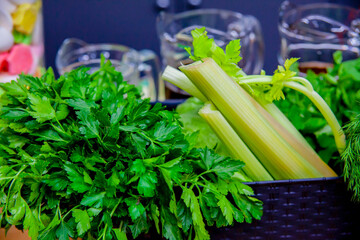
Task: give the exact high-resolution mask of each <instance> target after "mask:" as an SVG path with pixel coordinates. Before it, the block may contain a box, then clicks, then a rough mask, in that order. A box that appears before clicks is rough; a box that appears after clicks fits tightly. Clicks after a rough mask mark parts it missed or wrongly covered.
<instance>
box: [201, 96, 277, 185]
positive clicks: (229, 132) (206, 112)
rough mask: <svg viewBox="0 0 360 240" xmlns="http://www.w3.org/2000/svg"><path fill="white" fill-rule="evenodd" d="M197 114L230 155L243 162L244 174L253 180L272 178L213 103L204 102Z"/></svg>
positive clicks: (268, 179)
mask: <svg viewBox="0 0 360 240" xmlns="http://www.w3.org/2000/svg"><path fill="white" fill-rule="evenodd" d="M199 115H200V116H201V117H202V118H204V119H205V121H206V122H207V123H208V124H209V125H210V127H211V128H212V129H213V130H214V132H215V133H216V135H217V136H218V137H219V138H220V140H221V141H222V142H223V143H224V145H225V146H226V147H227V149H228V150H229V153H230V154H231V157H232V158H234V159H239V160H241V161H243V162H244V163H245V166H244V168H243V171H244V172H245V174H246V175H248V176H249V177H250V178H251V179H252V180H254V181H271V180H274V179H273V177H272V176H271V175H270V174H269V172H268V171H267V170H266V169H265V168H264V166H263V165H262V164H261V163H260V162H259V160H258V159H257V158H256V157H255V156H254V154H253V153H252V152H251V151H250V150H249V148H248V147H247V146H246V144H245V143H244V142H243V141H242V140H241V138H240V137H239V136H238V135H237V133H236V132H235V131H234V129H233V128H232V127H231V126H230V124H229V123H228V122H227V120H226V119H225V117H224V116H223V115H222V114H221V113H220V112H219V111H218V110H217V109H216V108H215V106H214V105H213V104H211V103H207V104H205V106H204V107H203V108H201V109H200V111H199Z"/></svg>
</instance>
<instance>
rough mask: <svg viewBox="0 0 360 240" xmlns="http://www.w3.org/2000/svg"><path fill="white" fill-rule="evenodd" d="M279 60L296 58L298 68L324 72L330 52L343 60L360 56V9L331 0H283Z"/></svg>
mask: <svg viewBox="0 0 360 240" xmlns="http://www.w3.org/2000/svg"><path fill="white" fill-rule="evenodd" d="M279 17H280V18H279V25H278V27H279V32H280V38H281V48H280V53H279V58H278V60H279V63H280V64H283V63H284V61H285V60H286V59H287V58H291V57H296V58H300V59H299V70H300V71H302V72H306V71H307V70H308V69H311V70H313V71H315V72H323V71H326V68H328V67H331V66H332V62H333V53H334V52H335V51H342V53H343V59H344V60H350V59H355V58H358V57H360V10H359V9H355V8H352V7H349V6H345V5H338V4H331V3H311V4H305V5H296V4H294V3H290V2H289V1H285V2H283V3H282V5H281V7H280V12H279Z"/></svg>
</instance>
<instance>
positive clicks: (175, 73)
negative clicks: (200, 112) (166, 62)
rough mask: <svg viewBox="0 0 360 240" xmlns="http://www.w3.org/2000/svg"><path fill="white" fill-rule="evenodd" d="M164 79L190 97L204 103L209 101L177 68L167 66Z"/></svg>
mask: <svg viewBox="0 0 360 240" xmlns="http://www.w3.org/2000/svg"><path fill="white" fill-rule="evenodd" d="M162 79H164V80H165V81H168V82H169V83H172V84H174V85H175V86H177V87H179V88H181V89H182V90H184V91H185V92H187V93H189V94H190V95H192V96H194V97H196V98H198V99H200V101H202V102H207V101H208V99H207V98H206V97H205V96H204V95H203V94H202V93H201V92H200V91H199V90H198V89H197V87H195V85H194V84H193V83H192V82H191V81H190V80H189V79H188V78H187V77H186V76H185V74H184V73H182V72H181V71H179V70H177V69H176V68H173V67H171V66H166V68H165V70H164V72H163V74H162Z"/></svg>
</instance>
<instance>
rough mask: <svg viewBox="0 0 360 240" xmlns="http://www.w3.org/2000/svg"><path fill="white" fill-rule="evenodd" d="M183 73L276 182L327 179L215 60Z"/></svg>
mask: <svg viewBox="0 0 360 240" xmlns="http://www.w3.org/2000/svg"><path fill="white" fill-rule="evenodd" d="M180 70H181V71H182V72H184V73H185V74H186V75H187V77H188V78H189V79H190V80H191V81H192V82H193V83H194V85H195V86H196V87H197V88H198V89H199V90H201V92H202V93H203V94H204V95H205V96H206V97H207V98H208V99H209V100H211V101H212V102H213V103H214V104H215V106H216V107H217V108H218V109H219V110H220V111H221V113H222V114H223V115H224V116H225V118H226V119H227V120H228V121H229V123H230V124H231V126H232V127H233V128H234V129H235V131H236V132H237V133H238V135H239V136H240V137H241V139H243V140H244V142H245V143H246V144H247V145H248V146H249V148H250V149H251V150H252V151H253V152H254V153H255V155H256V156H257V157H258V159H259V160H260V161H261V162H262V164H263V165H264V166H265V168H266V169H267V170H268V171H269V172H270V174H271V175H272V176H273V177H274V178H275V179H297V178H316V177H322V176H323V175H322V174H321V173H320V172H319V171H318V170H317V169H316V168H315V167H314V166H312V165H311V164H310V163H309V162H308V161H306V160H305V159H304V158H303V157H302V156H301V155H300V154H299V153H298V152H296V151H295V150H294V149H293V148H292V147H291V146H290V145H289V144H288V143H287V142H286V141H285V140H284V139H283V138H282V137H281V136H280V135H279V134H278V133H277V132H276V131H275V130H274V129H273V128H272V126H271V125H270V124H269V123H268V122H267V121H266V120H265V119H264V118H263V117H262V115H261V114H260V113H259V111H258V110H257V109H256V108H254V107H253V104H252V103H251V101H250V100H249V99H248V96H246V95H245V94H244V92H245V90H243V89H242V88H239V87H237V84H236V83H235V82H234V81H233V80H232V79H231V78H230V77H229V76H228V75H227V74H226V73H225V72H224V71H223V70H222V69H221V68H220V66H219V65H218V64H216V62H215V61H214V60H213V59H211V58H205V59H203V62H196V63H195V64H190V65H186V66H181V67H180ZM324 164H325V163H324Z"/></svg>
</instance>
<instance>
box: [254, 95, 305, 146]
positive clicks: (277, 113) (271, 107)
mask: <svg viewBox="0 0 360 240" xmlns="http://www.w3.org/2000/svg"><path fill="white" fill-rule="evenodd" d="M255 99H256V101H257V102H258V103H260V104H261V106H262V107H263V108H264V109H265V110H266V111H267V112H268V113H269V114H270V115H271V116H272V117H273V118H275V119H276V120H277V121H278V122H279V123H280V124H281V125H282V126H284V128H286V130H287V131H289V132H290V133H291V134H292V135H293V136H294V137H296V138H297V139H298V140H299V141H301V142H302V143H303V144H306V145H308V146H309V147H311V146H310V144H309V143H308V142H307V141H306V139H305V138H304V136H303V135H302V134H301V133H300V132H299V131H298V130H297V129H296V127H295V126H294V125H293V124H292V123H291V122H290V120H289V119H288V118H287V117H286V116H285V114H284V113H283V112H282V111H281V110H280V109H279V108H278V107H277V106H276V105H275V104H274V103H268V102H265V101H264V100H263V99H260V98H256V97H255Z"/></svg>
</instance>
